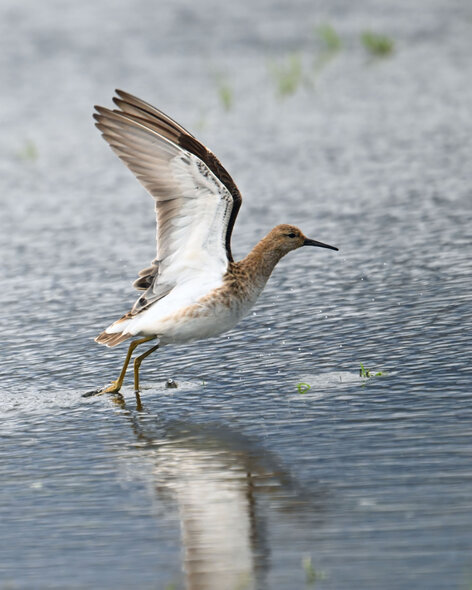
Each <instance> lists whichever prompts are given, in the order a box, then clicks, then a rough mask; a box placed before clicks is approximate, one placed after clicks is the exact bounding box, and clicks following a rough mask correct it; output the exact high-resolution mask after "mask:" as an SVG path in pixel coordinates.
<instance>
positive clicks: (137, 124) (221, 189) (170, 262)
mask: <svg viewBox="0 0 472 590" xmlns="http://www.w3.org/2000/svg"><path fill="white" fill-rule="evenodd" d="M116 93H117V95H118V96H117V97H114V98H113V101H114V103H115V105H116V106H117V108H116V109H114V110H110V109H106V108H104V107H99V106H97V107H95V109H96V113H95V114H94V118H95V119H96V126H97V127H98V129H99V130H100V131H101V132H102V136H103V138H104V139H105V140H106V141H107V142H108V144H109V145H110V147H111V148H112V150H113V151H114V152H115V153H116V154H117V155H118V157H119V158H120V159H121V160H123V162H124V163H125V164H126V165H127V166H128V168H129V169H130V170H131V171H132V172H133V173H134V174H135V176H136V178H137V179H138V180H139V181H140V182H141V184H142V185H143V186H144V187H145V188H146V189H147V191H148V192H149V193H150V194H151V196H152V197H153V198H154V201H155V208H156V221H157V255H156V258H155V259H154V260H153V261H152V263H151V266H149V268H146V269H144V270H142V271H141V272H140V273H139V278H138V279H137V280H136V281H135V282H134V283H133V285H134V287H135V288H136V289H137V290H140V291H143V294H142V295H141V297H139V299H138V300H137V301H136V303H135V304H134V306H133V308H132V309H131V311H129V312H128V313H126V314H125V315H124V316H123V317H122V318H120V319H119V320H117V321H116V322H114V323H113V324H111V326H109V327H108V328H107V329H106V330H105V331H104V332H102V333H101V334H100V335H99V336H98V337H97V338H96V339H95V340H96V342H99V343H100V344H105V345H106V346H116V345H117V344H120V343H121V342H124V341H125V340H128V339H129V338H136V337H137V339H135V340H133V341H132V342H131V344H130V346H129V349H128V354H127V355H126V359H125V362H124V365H123V368H122V370H121V373H120V375H119V377H118V379H117V380H116V381H113V382H112V383H111V384H110V385H109V386H107V387H104V388H102V389H99V390H97V391H94V392H90V393H89V394H85V395H86V396H88V395H94V394H100V393H116V392H118V391H119V390H120V388H121V386H122V384H123V380H124V377H125V374H126V370H127V368H128V364H129V362H130V360H131V356H132V354H133V351H134V349H135V348H136V347H137V346H139V345H140V344H144V343H145V342H150V341H151V340H154V339H157V340H158V342H157V344H154V346H152V347H151V348H149V349H148V350H147V351H146V352H144V353H143V354H141V355H140V356H138V357H136V358H135V360H134V388H135V390H136V391H139V367H140V365H141V362H142V361H143V359H145V358H146V357H147V356H148V355H150V354H151V353H152V352H154V351H155V350H157V348H159V346H163V345H165V344H181V343H186V342H190V341H192V340H198V339H201V338H209V337H211V336H217V335H219V334H222V333H223V332H226V331H227V330H230V329H231V328H233V327H234V326H235V325H236V324H237V323H238V321H239V320H240V319H241V318H242V317H244V316H245V315H246V314H247V313H248V312H249V310H250V309H251V307H252V306H253V305H254V304H255V302H256V301H257V298H258V297H259V295H260V294H261V292H262V290H263V288H264V286H265V284H266V282H267V280H268V279H269V277H270V275H271V273H272V270H273V269H274V267H275V265H276V264H277V262H278V261H279V260H280V259H281V258H282V256H285V254H287V253H288V252H290V251H291V250H296V249H297V248H300V247H301V246H319V247H321V248H330V249H331V250H337V248H335V247H334V246H329V245H328V244H323V243H322V242H318V241H316V240H312V239H309V238H307V237H305V236H304V235H303V233H302V232H301V231H300V230H299V229H298V228H297V227H294V226H293V225H286V224H283V225H278V226H276V227H274V229H272V230H271V231H270V232H269V233H268V234H267V236H266V237H265V238H263V239H262V240H261V241H260V242H259V243H258V244H257V245H256V246H255V247H254V248H253V250H252V251H251V252H250V253H249V254H248V255H247V256H246V258H244V259H243V260H240V261H238V262H235V261H234V260H233V257H232V255H231V233H232V230H233V226H234V222H235V220H236V216H237V214H238V211H239V207H240V206H241V194H240V192H239V190H238V188H237V186H236V185H235V183H234V181H233V180H232V178H231V176H230V175H229V174H228V172H227V171H226V170H225V169H224V168H223V166H222V165H221V163H220V162H219V160H218V158H217V157H216V156H215V155H214V154H213V153H212V152H211V151H210V150H208V149H207V148H206V147H205V146H204V145H202V144H201V143H200V142H199V141H198V140H197V139H196V138H195V137H194V136H193V135H192V134H191V133H189V132H188V131H186V130H185V129H184V128H183V127H182V126H181V125H179V124H178V123H176V122H175V121H173V120H172V119H171V118H170V117H168V116H167V115H165V114H164V113H162V112H161V111H159V110H158V109H156V108H155V107H153V106H151V105H150V104H148V103H146V102H144V101H142V100H140V99H139V98H136V97H135V96H132V95H131V94H128V93H127V92H123V91H121V90H117V91H116Z"/></svg>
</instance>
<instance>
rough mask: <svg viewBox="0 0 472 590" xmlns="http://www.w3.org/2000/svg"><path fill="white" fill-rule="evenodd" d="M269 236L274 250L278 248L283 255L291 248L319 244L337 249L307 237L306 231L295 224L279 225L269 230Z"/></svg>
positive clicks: (320, 246)
mask: <svg viewBox="0 0 472 590" xmlns="http://www.w3.org/2000/svg"><path fill="white" fill-rule="evenodd" d="M267 238H268V239H269V240H270V243H271V246H272V248H273V249H274V250H278V251H279V252H280V254H281V255H282V256H283V255H285V254H287V253H288V252H290V251H291V250H296V249H297V248H301V247H302V246H318V247H319V248H329V249H330V250H337V249H338V248H336V247H335V246H330V245H329V244H324V243H323V242H318V241H317V240H312V239H310V238H307V237H306V236H305V235H304V233H303V232H302V231H301V230H299V229H298V227H295V226H294V225H287V224H282V225H277V226H276V227H274V229H273V230H272V231H271V232H269V234H268V236H267Z"/></svg>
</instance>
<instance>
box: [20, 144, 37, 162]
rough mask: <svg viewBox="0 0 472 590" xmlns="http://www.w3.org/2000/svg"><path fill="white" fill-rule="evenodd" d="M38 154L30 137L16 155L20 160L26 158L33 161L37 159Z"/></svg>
mask: <svg viewBox="0 0 472 590" xmlns="http://www.w3.org/2000/svg"><path fill="white" fill-rule="evenodd" d="M38 155H39V154H38V148H37V147H36V144H35V143H34V141H31V140H30V139H28V140H26V141H25V144H24V146H23V147H22V149H21V150H19V151H18V152H17V156H18V157H19V158H20V159H21V160H27V161H29V162H35V161H36V160H37V159H38Z"/></svg>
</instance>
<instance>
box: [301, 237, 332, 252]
mask: <svg viewBox="0 0 472 590" xmlns="http://www.w3.org/2000/svg"><path fill="white" fill-rule="evenodd" d="M303 245H304V246H318V247H319V248H329V249H330V250H338V249H339V248H336V246H330V245H329V244H323V242H318V241H317V240H310V238H305V240H304V242H303Z"/></svg>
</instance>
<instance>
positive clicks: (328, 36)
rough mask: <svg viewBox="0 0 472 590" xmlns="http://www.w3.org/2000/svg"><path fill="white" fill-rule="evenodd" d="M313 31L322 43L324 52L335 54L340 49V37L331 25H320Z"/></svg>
mask: <svg viewBox="0 0 472 590" xmlns="http://www.w3.org/2000/svg"><path fill="white" fill-rule="evenodd" d="M315 33H316V35H317V36H318V38H319V39H320V41H321V42H322V43H323V46H324V49H323V51H324V52H325V53H330V54H335V53H338V51H340V50H341V47H342V42H341V37H340V36H339V35H338V33H337V32H336V31H335V30H334V28H333V27H332V26H331V25H329V24H324V25H321V26H319V27H317V28H316V29H315Z"/></svg>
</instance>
